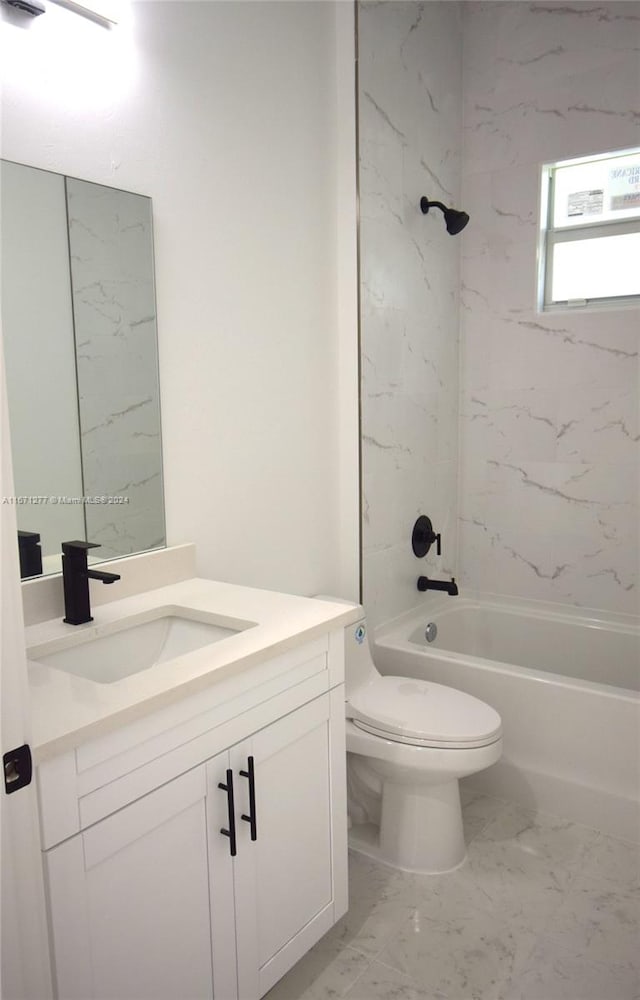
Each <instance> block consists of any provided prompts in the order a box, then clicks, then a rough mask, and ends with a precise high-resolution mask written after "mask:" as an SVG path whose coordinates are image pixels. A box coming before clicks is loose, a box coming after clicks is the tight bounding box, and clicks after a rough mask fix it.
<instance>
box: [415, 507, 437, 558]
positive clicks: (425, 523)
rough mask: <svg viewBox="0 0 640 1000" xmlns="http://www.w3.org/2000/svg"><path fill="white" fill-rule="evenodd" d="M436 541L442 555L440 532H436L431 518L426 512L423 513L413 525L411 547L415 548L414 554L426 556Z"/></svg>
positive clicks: (420, 556) (419, 556)
mask: <svg viewBox="0 0 640 1000" xmlns="http://www.w3.org/2000/svg"><path fill="white" fill-rule="evenodd" d="M434 542H435V545H436V552H437V554H438V555H441V550H440V532H438V534H436V533H435V531H434V530H433V524H432V523H431V518H430V517H426V515H425V514H421V515H420V517H419V518H418V520H417V521H416V523H415V524H414V526H413V533H412V535H411V548H412V549H413V554H414V555H415V556H417V557H418V559H422V557H423V556H426V554H427V552H428V551H429V549H430V548H431V546H432V545H433V544H434Z"/></svg>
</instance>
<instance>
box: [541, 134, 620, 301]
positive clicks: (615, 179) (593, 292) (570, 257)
mask: <svg viewBox="0 0 640 1000" xmlns="http://www.w3.org/2000/svg"><path fill="white" fill-rule="evenodd" d="M540 250H541V253H540V281H539V285H540V295H539V298H540V301H539V305H540V307H541V308H542V309H553V308H554V307H563V308H568V307H572V306H583V307H584V306H589V305H592V304H597V303H603V302H607V303H611V304H620V303H625V302H629V301H632V300H633V299H634V298H638V297H640V149H633V150H626V151H624V152H619V153H609V154H607V155H605V156H603V155H602V154H601V155H599V156H597V157H589V158H583V159H580V160H566V161H564V162H562V163H554V164H551V165H547V166H545V167H543V170H542V230H541V245H540Z"/></svg>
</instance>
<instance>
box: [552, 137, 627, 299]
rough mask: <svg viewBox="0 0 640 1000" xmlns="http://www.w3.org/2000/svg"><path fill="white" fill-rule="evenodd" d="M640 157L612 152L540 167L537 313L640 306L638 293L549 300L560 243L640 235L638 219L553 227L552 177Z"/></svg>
mask: <svg viewBox="0 0 640 1000" xmlns="http://www.w3.org/2000/svg"><path fill="white" fill-rule="evenodd" d="M634 153H639V154H640V149H638V148H632V149H622V150H613V151H611V152H610V153H596V154H594V155H592V156H582V157H576V158H573V159H571V160H559V161H558V162H556V163H545V164H544V165H543V167H542V177H541V200H540V232H539V246H538V311H539V312H553V311H566V310H572V311H573V310H576V309H582V310H589V309H602V308H603V307H605V308H617V307H619V306H638V305H640V293H638V294H634V295H606V296H599V297H596V296H594V297H593V298H584V299H556V300H553V299H552V298H551V291H552V286H553V258H554V250H555V248H556V246H557V245H558V244H559V243H573V242H579V241H584V240H589V239H598V238H602V237H605V236H622V235H626V234H627V233H638V232H640V217H635V218H632V219H624V220H617V219H607V220H604V221H602V222H590V223H581V224H579V225H574V226H558V227H556V226H554V224H553V213H554V206H555V173H556V171H557V170H559V169H560V168H562V167H569V166H578V165H579V164H581V163H591V162H594V161H596V160H608V159H611V160H614V159H617V158H618V157H620V156H625V155H633V154H634Z"/></svg>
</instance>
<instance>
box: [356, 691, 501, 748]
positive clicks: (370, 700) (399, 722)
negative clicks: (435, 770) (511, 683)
mask: <svg viewBox="0 0 640 1000" xmlns="http://www.w3.org/2000/svg"><path fill="white" fill-rule="evenodd" d="M347 715H348V717H349V718H350V719H351V720H352V722H353V724H354V725H355V726H356V727H357V728H358V729H362V730H364V731H365V732H368V733H371V734H372V735H374V736H378V737H381V738H382V739H386V740H391V741H392V742H395V743H407V744H410V745H412V746H424V747H436V748H439V749H451V750H455V749H473V748H474V747H484V746H489V745H490V744H491V743H495V742H496V741H497V740H499V739H500V736H501V735H502V723H501V720H500V716H499V715H498V713H497V712H496V711H495V710H494V709H493V708H491V707H490V706H489V705H486V704H485V703H484V702H483V701H480V699H479V698H474V697H473V695H470V694H466V693H465V692H464V691H458V690H457V689H455V688H450V687H446V686H445V685H443V684H433V683H431V682H430V681H421V680H415V679H413V678H410V677H390V676H385V677H382V676H378V677H376V678H374V679H373V680H371V681H370V682H369V683H368V684H365V685H363V687H361V688H359V689H358V690H357V691H355V692H354V693H353V695H352V696H351V698H350V699H349V703H348V705H347Z"/></svg>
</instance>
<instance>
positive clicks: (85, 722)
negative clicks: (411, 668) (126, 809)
mask: <svg viewBox="0 0 640 1000" xmlns="http://www.w3.org/2000/svg"><path fill="white" fill-rule="evenodd" d="M158 607H176V608H180V607H184V608H191V609H193V610H195V611H199V612H204V613H211V612H213V613H215V614H217V615H221V616H224V617H228V618H235V619H242V620H245V621H250V622H256V625H255V627H252V628H247V629H246V630H244V631H241V632H238V633H236V634H235V635H233V636H230V637H228V638H225V639H222V640H221V641H219V642H215V643H213V644H212V645H209V646H206V647H203V648H200V649H196V650H195V651H193V652H190V653H186V654H184V655H182V656H179V657H177V658H176V659H174V660H171V661H168V662H166V663H161V664H157V665H156V666H154V667H152V668H150V669H148V670H143V671H140V672H139V673H135V674H132V675H130V676H129V677H125V678H123V679H122V680H119V681H116V682H114V683H111V684H102V683H96V682H94V681H90V680H87V679H85V678H83V677H79V676H76V675H75V674H70V673H66V672H63V671H61V670H56V669H53V668H52V667H48V666H45V665H44V664H41V663H36V662H33V660H31V659H29V687H30V693H31V716H32V727H31V728H32V732H31V736H32V739H31V744H32V751H33V754H34V759H35V761H36V763H38V762H41V761H42V760H45V759H48V758H50V757H53V756H55V755H57V754H59V753H63V752H65V751H67V750H70V749H73V748H74V747H76V746H79V745H80V744H82V743H84V742H86V741H87V740H89V739H92V738H94V737H96V736H99V735H102V734H104V733H106V732H109V731H112V730H114V729H116V728H118V727H119V726H121V725H125V724H126V723H129V722H133V721H135V720H136V719H139V718H141V717H142V716H144V715H147V714H149V713H150V712H153V711H155V710H156V709H158V708H162V707H164V706H166V705H169V704H171V703H172V702H175V701H178V700H179V699H181V698H184V697H187V696H188V695H192V694H195V693H197V692H198V691H201V690H203V689H204V688H206V687H209V686H210V685H212V684H215V682H216V680H218V679H221V678H222V677H226V676H228V675H229V673H230V672H232V671H238V670H243V669H246V668H247V667H250V666H252V665H254V664H256V663H259V662H261V661H263V660H265V659H267V658H269V657H272V656H276V655H278V654H279V653H282V652H284V651H285V650H287V649H291V648H292V647H294V646H296V645H299V644H300V643H301V642H304V641H307V640H309V639H313V638H315V637H317V636H320V635H322V634H323V633H326V632H327V631H329V630H330V629H332V628H339V627H342V626H344V625H348V624H349V623H350V622H353V621H357V620H358V618H359V617H360V616H361V615H362V608H361V607H360V606H359V605H356V604H344V603H334V602H332V601H330V600H317V599H312V598H307V597H296V596H293V595H290V594H279V593H276V592H273V591H268V590H257V589H254V588H251V587H240V586H237V585H234V584H229V583H219V582H216V581H213V580H201V579H197V578H196V579H191V580H183V581H182V582H181V583H175V584H171V585H170V586H166V587H160V588H158V589H157V590H150V591H147V592H145V593H142V594H137V595H135V596H133V597H127V598H124V599H123V600H120V601H113V602H112V603H110V604H105V605H102V606H100V607H98V608H94V609H93V616H94V620H93V622H89V623H87V624H86V625H77V626H73V625H65V624H64V623H63V622H62V621H61V620H60V619H59V618H56V619H55V620H53V621H46V622H40V623H39V624H36V625H30V626H29V627H28V628H27V629H26V630H25V636H26V645H27V657H29V656H30V654H29V650H30V648H31V647H34V646H40V645H41V644H42V643H52V642H54V641H56V640H60V641H61V644H62V645H65V644H66V643H67V642H73V641H74V640H75V641H77V638H78V637H79V636H80V635H83V637H86V638H97V637H99V636H100V635H101V634H102V633H103V632H104V631H105V630H107V631H108V630H110V628H112V627H113V624H114V623H115V622H117V621H119V620H121V619H123V618H129V617H131V616H133V615H139V614H141V613H144V612H148V611H150V610H152V609H154V608H158ZM57 644H58V643H57V642H56V645H57Z"/></svg>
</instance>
